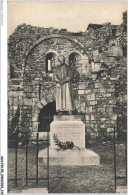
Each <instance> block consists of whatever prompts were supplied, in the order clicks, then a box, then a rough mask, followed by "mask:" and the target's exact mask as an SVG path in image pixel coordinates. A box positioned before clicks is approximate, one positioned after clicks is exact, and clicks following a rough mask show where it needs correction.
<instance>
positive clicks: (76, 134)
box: [50, 121, 85, 148]
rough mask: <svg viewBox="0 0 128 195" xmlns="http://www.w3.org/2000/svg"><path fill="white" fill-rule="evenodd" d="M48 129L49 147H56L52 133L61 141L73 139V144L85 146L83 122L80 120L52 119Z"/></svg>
mask: <svg viewBox="0 0 128 195" xmlns="http://www.w3.org/2000/svg"><path fill="white" fill-rule="evenodd" d="M50 130H51V131H50V147H51V148H58V146H56V145H55V142H54V140H53V135H54V134H56V135H57V137H58V139H59V140H60V141H61V142H66V141H73V143H74V145H75V146H78V147H80V148H85V124H84V123H83V122H82V121H53V122H52V123H51V125H50Z"/></svg>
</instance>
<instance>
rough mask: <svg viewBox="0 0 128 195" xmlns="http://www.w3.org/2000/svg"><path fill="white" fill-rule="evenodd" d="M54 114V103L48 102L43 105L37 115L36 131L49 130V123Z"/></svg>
mask: <svg viewBox="0 0 128 195" xmlns="http://www.w3.org/2000/svg"><path fill="white" fill-rule="evenodd" d="M54 115H56V103H55V101H54V102H50V103H48V104H46V106H44V107H43V108H42V109H41V110H40V113H39V116H38V121H39V125H38V132H48V131H50V124H51V122H52V121H53V118H54Z"/></svg>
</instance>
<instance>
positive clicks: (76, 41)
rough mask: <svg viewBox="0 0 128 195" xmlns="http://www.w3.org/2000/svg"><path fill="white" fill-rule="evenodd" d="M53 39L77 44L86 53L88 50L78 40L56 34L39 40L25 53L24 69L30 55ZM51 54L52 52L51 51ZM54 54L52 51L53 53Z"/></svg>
mask: <svg viewBox="0 0 128 195" xmlns="http://www.w3.org/2000/svg"><path fill="white" fill-rule="evenodd" d="M53 38H61V39H67V40H69V41H71V42H73V43H75V44H77V45H78V46H79V47H80V48H81V49H82V50H83V52H84V53H86V52H87V51H86V49H85V47H84V45H83V44H82V43H80V42H79V41H78V40H77V39H74V38H71V37H69V36H64V35H58V34H54V35H49V36H46V37H43V38H40V39H39V40H37V41H35V42H34V43H33V44H32V45H31V46H30V47H29V49H28V51H27V52H26V53H25V55H24V60H23V64H22V65H23V68H24V67H25V65H26V61H27V57H28V55H29V53H30V52H31V51H32V50H33V49H34V48H35V47H36V46H38V45H39V44H40V43H41V42H44V41H46V40H49V39H53ZM49 52H50V51H49ZM51 52H52V51H51Z"/></svg>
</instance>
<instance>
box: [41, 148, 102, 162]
mask: <svg viewBox="0 0 128 195" xmlns="http://www.w3.org/2000/svg"><path fill="white" fill-rule="evenodd" d="M38 157H39V163H40V162H42V161H43V163H45V164H46V163H47V149H44V150H41V151H40V152H39V154H38ZM49 165H62V166H73V165H78V166H85V165H100V156H99V155H97V154H96V153H95V152H93V151H91V150H87V149H86V148H83V149H80V150H79V149H73V150H66V151H62V150H56V149H51V148H50V149H49Z"/></svg>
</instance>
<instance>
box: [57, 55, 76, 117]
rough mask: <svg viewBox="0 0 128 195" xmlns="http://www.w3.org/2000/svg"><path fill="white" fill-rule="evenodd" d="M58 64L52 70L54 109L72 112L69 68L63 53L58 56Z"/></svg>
mask: <svg viewBox="0 0 128 195" xmlns="http://www.w3.org/2000/svg"><path fill="white" fill-rule="evenodd" d="M58 61H59V63H60V65H59V66H58V67H57V69H56V71H55V72H54V80H55V82H56V111H57V112H60V113H61V114H62V112H64V111H68V112H69V114H72V111H73V102H72V97H71V85H70V81H71V78H72V76H71V70H70V67H69V66H68V65H67V64H65V58H64V56H63V55H60V56H59V57H58Z"/></svg>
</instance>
